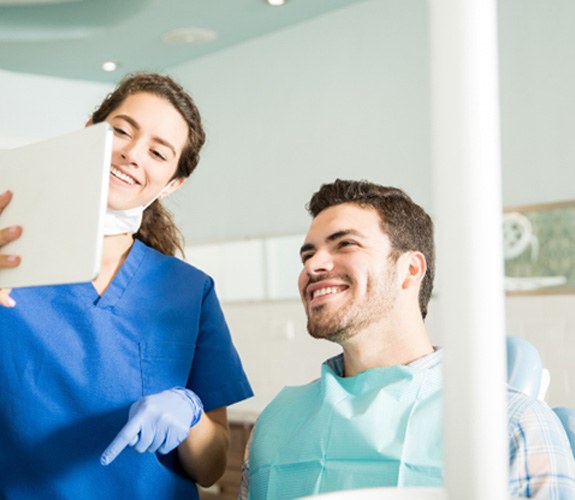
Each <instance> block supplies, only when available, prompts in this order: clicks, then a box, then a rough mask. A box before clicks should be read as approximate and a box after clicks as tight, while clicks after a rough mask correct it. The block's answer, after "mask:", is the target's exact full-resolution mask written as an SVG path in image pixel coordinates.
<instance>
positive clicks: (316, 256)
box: [241, 180, 575, 500]
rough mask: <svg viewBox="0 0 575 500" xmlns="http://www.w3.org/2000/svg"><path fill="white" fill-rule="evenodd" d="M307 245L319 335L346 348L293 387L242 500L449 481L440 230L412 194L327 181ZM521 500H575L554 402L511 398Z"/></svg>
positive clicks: (263, 427) (574, 467) (255, 448)
mask: <svg viewBox="0 0 575 500" xmlns="http://www.w3.org/2000/svg"><path fill="white" fill-rule="evenodd" d="M308 208H309V211H310V213H311V215H312V216H313V221H312V223H311V227H310V229H309V231H308V234H307V236H306V239H305V242H304V245H303V246H302V248H301V259H302V262H303V270H302V272H301V274H300V277H299V290H300V295H301V299H302V302H303V305H304V308H305V311H306V314H307V317H308V325H307V327H308V331H309V333H310V334H311V335H312V336H313V337H315V338H320V339H327V340H330V341H332V342H336V343H338V344H339V345H340V346H341V347H342V349H343V353H342V354H340V355H338V356H336V357H334V358H331V359H328V360H327V361H326V362H325V363H324V364H323V366H322V369H321V378H320V379H318V380H316V381H314V382H311V383H309V384H307V385H304V386H300V387H287V388H285V389H284V390H283V391H282V392H281V393H280V394H279V395H278V396H277V397H276V398H275V399H274V400H273V401H272V402H271V403H270V404H269V406H268V407H267V408H266V409H265V410H264V411H263V412H262V414H261V415H260V417H259V419H258V421H257V424H256V426H255V429H254V432H253V434H252V439H251V444H250V446H249V448H248V450H247V453H246V457H247V458H246V463H245V467H244V477H243V483H242V494H241V497H243V498H248V497H249V498H250V499H252V500H260V499H269V500H282V499H293V498H297V497H300V496H305V495H311V494H315V493H322V492H328V491H335V490H344V489H352V488H363V487H375V486H441V485H442V484H443V474H442V463H443V458H442V401H441V356H442V353H441V350H437V349H435V348H434V347H433V345H432V344H431V342H430V340H429V337H428V335H427V332H426V329H425V325H424V319H425V317H426V314H427V304H428V302H429V299H430V296H431V291H432V287H433V276H434V242H433V223H432V221H431V219H430V217H429V216H428V214H427V213H426V212H425V211H424V210H423V209H422V208H421V207H420V206H418V205H416V204H415V203H414V202H413V201H412V200H411V199H410V198H409V197H408V196H407V195H406V194H405V193H404V192H403V191H401V190H399V189H397V188H392V187H383V186H380V185H377V184H372V183H368V182H363V181H362V182H359V181H343V180H336V181H335V182H334V183H331V184H325V185H323V186H322V187H321V188H320V190H319V191H318V192H317V193H315V194H314V195H313V197H312V199H311V201H310V203H309V206H308ZM507 411H508V415H509V424H508V435H509V445H510V458H509V463H510V493H511V494H513V495H517V496H523V497H533V498H540V499H545V500H550V499H575V463H574V460H573V455H572V452H571V449H570V448H569V442H568V439H567V436H566V434H565V432H564V430H563V427H562V426H561V424H560V422H559V420H558V419H557V418H556V417H555V415H554V414H553V412H552V411H551V409H549V408H548V407H547V406H546V405H545V404H544V403H541V402H538V401H536V400H534V399H531V398H529V397H528V396H526V395H524V394H522V393H520V392H518V391H515V390H513V389H511V388H510V389H509V390H508V403H507Z"/></svg>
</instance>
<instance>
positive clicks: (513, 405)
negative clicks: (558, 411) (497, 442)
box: [507, 390, 575, 500]
mask: <svg viewBox="0 0 575 500" xmlns="http://www.w3.org/2000/svg"><path fill="white" fill-rule="evenodd" d="M507 411H508V414H509V428H508V430H509V464H510V468H509V485H510V490H511V494H512V495H515V496H520V497H527V498H537V499H540V500H569V499H575V460H574V458H573V452H572V450H571V447H570V445H569V440H568V438H567V435H566V433H565V430H564V429H563V426H562V424H561V422H560V421H559V419H558V418H557V416H556V415H555V414H554V413H553V410H551V408H549V406H547V405H546V404H545V403H542V402H540V401H536V400H534V399H531V398H529V397H527V396H525V395H524V394H521V393H520V392H516V391H513V390H510V391H509V395H508V408H507Z"/></svg>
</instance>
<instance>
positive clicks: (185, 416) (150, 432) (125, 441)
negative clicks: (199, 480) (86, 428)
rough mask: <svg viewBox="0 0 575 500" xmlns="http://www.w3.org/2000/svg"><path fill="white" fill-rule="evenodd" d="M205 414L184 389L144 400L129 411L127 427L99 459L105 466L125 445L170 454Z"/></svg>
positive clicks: (196, 397) (175, 388)
mask: <svg viewBox="0 0 575 500" xmlns="http://www.w3.org/2000/svg"><path fill="white" fill-rule="evenodd" d="M203 411H204V407H203V405H202V402H201V401H200V398H199V397H198V396H196V394H194V393H193V392H192V391H190V390H189V389H186V388H184V387H174V388H172V389H169V390H167V391H163V392H160V393H158V394H152V395H150V396H145V397H143V398H142V399H140V400H139V401H137V402H135V403H134V404H133V405H132V406H131V407H130V413H129V419H128V422H127V423H126V425H125V426H124V427H123V428H122V430H121V431H120V432H119V433H118V435H117V436H116V437H115V438H114V440H113V441H112V442H111V443H110V445H109V446H108V447H107V448H106V450H104V453H102V456H101V458H100V463H101V464H102V465H108V464H110V463H111V462H113V461H114V460H115V458H116V457H117V456H118V455H119V454H120V453H121V452H122V451H123V450H124V448H125V447H126V446H128V445H130V446H132V447H133V448H134V449H135V450H136V451H139V452H140V453H144V452H146V451H149V452H151V453H154V452H156V451H158V452H160V453H164V454H166V453H169V452H170V451H172V450H173V449H174V448H176V446H178V445H179V444H180V443H181V442H182V441H183V440H184V439H186V437H187V436H188V432H189V430H190V428H191V427H193V426H194V425H196V424H197V423H198V422H199V420H200V418H201V416H202V413H203Z"/></svg>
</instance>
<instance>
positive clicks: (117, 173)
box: [110, 167, 136, 184]
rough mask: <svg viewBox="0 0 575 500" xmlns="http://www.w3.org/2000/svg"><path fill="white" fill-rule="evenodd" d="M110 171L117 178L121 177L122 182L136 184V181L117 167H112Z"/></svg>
mask: <svg viewBox="0 0 575 500" xmlns="http://www.w3.org/2000/svg"><path fill="white" fill-rule="evenodd" d="M110 171H111V172H112V175H114V176H115V177H117V178H118V179H121V180H123V181H124V182H127V183H128V184H136V181H135V180H134V179H133V178H132V177H130V176H129V175H126V174H125V173H124V172H121V171H120V170H118V169H117V168H114V167H112V168H111V169H110Z"/></svg>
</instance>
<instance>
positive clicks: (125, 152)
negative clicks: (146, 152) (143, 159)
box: [119, 142, 141, 165]
mask: <svg viewBox="0 0 575 500" xmlns="http://www.w3.org/2000/svg"><path fill="white" fill-rule="evenodd" d="M119 152H120V157H121V158H122V160H123V161H125V162H126V163H129V164H131V165H139V163H140V154H141V152H140V147H139V146H138V144H137V143H135V142H130V143H129V144H124V145H123V147H122V148H121V149H120V151H119Z"/></svg>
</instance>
